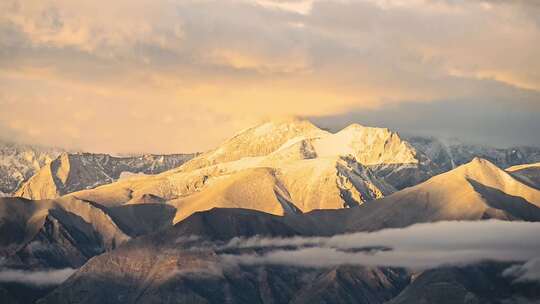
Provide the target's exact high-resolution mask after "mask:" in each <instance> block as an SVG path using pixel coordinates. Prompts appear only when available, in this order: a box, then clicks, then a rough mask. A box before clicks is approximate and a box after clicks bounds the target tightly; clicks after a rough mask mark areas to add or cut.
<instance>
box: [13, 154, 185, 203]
mask: <svg viewBox="0 0 540 304" xmlns="http://www.w3.org/2000/svg"><path fill="white" fill-rule="evenodd" d="M194 156H195V154H173V155H143V156H133V157H113V156H110V155H107V154H92V153H76V154H73V153H66V152H64V153H62V154H61V155H60V156H58V157H57V158H56V159H54V160H53V161H52V162H50V163H48V164H47V165H45V166H43V167H42V168H41V169H40V170H39V171H38V172H37V173H36V174H35V175H34V176H32V177H31V178H30V179H29V180H28V181H26V182H25V183H24V184H23V185H22V186H21V187H20V188H19V189H18V190H17V191H16V192H15V193H14V195H15V196H19V197H24V198H28V199H36V200H39V199H53V198H57V197H60V196H62V195H64V194H68V193H71V192H74V191H79V190H84V189H91V188H95V187H97V186H101V185H104V184H108V183H112V182H114V181H116V180H118V179H119V178H120V177H121V176H123V175H125V173H141V174H158V173H161V172H163V171H167V170H170V169H172V168H176V167H178V166H180V165H182V164H183V163H184V162H186V161H188V160H189V159H191V158H193V157H194Z"/></svg>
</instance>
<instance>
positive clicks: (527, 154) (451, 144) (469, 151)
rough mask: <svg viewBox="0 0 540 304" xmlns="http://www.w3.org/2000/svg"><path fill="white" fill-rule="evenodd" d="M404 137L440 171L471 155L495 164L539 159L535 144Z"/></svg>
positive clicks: (533, 161) (466, 160)
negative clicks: (507, 145)
mask: <svg viewBox="0 0 540 304" xmlns="http://www.w3.org/2000/svg"><path fill="white" fill-rule="evenodd" d="M406 140H407V141H408V142H409V143H410V144H411V145H412V146H413V147H414V148H415V149H416V150H417V151H419V152H420V153H422V154H424V155H426V157H428V158H429V159H430V160H431V161H432V162H434V163H436V164H437V165H438V166H439V167H440V168H441V169H442V170H443V171H448V170H451V169H453V168H455V167H457V166H460V165H463V164H465V163H468V162H470V161H471V160H472V159H473V158H475V157H480V158H484V159H487V160H489V161H490V162H492V163H494V164H495V165H497V166H498V167H499V168H508V167H510V166H515V165H521V164H531V163H537V162H540V148H539V147H510V148H495V147H489V146H484V145H474V144H467V143H463V142H460V141H459V140H455V139H454V140H441V139H436V138H430V137H418V136H412V137H407V138H406Z"/></svg>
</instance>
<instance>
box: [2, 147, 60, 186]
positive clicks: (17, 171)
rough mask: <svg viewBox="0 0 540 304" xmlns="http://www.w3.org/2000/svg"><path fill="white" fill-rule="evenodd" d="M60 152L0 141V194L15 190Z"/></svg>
mask: <svg viewBox="0 0 540 304" xmlns="http://www.w3.org/2000/svg"><path fill="white" fill-rule="evenodd" d="M62 152H64V150H62V149H56V148H47V147H40V146H32V145H22V144H15V143H11V142H7V141H0V196H8V195H9V194H10V193H12V192H14V191H15V190H17V189H18V188H19V186H20V185H21V184H22V183H23V182H24V181H26V180H27V179H29V178H30V177H31V176H32V175H34V174H35V173H36V172H37V171H38V170H39V169H40V168H41V167H43V166H44V165H46V164H48V163H50V162H51V161H52V160H53V159H55V158H56V157H58V155H60V153H62Z"/></svg>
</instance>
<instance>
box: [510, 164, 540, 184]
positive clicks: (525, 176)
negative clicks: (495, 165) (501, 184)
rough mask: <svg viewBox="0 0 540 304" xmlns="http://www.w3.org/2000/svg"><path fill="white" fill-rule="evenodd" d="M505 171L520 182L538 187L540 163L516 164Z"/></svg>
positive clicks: (539, 182)
mask: <svg viewBox="0 0 540 304" xmlns="http://www.w3.org/2000/svg"><path fill="white" fill-rule="evenodd" d="M506 171H507V172H509V173H510V174H512V176H514V177H515V178H516V179H518V180H519V181H521V182H522V183H524V184H527V185H529V186H531V187H534V188H536V189H540V163H535V164H525V165H516V166H512V167H510V168H507V169H506Z"/></svg>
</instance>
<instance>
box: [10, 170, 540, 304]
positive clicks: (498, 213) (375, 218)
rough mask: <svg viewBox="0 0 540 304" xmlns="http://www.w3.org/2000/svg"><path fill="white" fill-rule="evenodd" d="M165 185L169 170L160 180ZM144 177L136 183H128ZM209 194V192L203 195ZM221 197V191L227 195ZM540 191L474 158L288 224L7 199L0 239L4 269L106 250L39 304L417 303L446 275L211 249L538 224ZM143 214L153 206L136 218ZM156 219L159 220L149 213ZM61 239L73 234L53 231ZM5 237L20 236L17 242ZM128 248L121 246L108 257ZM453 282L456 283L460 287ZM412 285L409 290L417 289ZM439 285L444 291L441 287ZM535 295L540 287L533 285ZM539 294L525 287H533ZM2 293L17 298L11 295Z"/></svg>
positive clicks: (264, 216) (248, 213) (242, 212)
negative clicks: (284, 261)
mask: <svg viewBox="0 0 540 304" xmlns="http://www.w3.org/2000/svg"><path fill="white" fill-rule="evenodd" d="M256 170H260V169H256ZM195 171H197V170H195ZM262 171H263V173H262V174H263V175H262V176H257V177H256V178H254V179H253V180H255V181H257V183H259V181H261V180H263V181H262V182H261V183H263V184H264V183H265V182H264V179H265V178H264V175H265V174H266V173H265V170H262ZM242 172H245V170H244V171H242ZM248 172H249V171H248ZM166 176H168V173H167V174H160V175H157V176H155V177H154V178H165V177H166ZM248 176H251V173H249V174H248ZM146 179H147V177H144V178H138V179H134V180H133V181H131V182H141V181H142V180H146ZM253 180H252V179H247V180H242V179H240V181H239V183H240V184H245V183H247V184H248V185H247V186H246V187H247V188H254V189H255V190H257V189H258V188H259V187H260V186H261V184H250V182H251V181H253ZM143 184H144V183H143ZM112 186H113V185H106V186H103V187H100V188H98V189H102V188H109V187H112ZM262 186H264V185H262ZM113 188H114V187H113ZM233 188H234V187H233ZM206 191H209V190H204V191H201V192H200V193H199V194H203V193H204V192H206ZM216 191H217V192H218V193H223V192H224V191H223V189H222V188H219V190H216ZM88 192H93V190H89V191H88ZM226 192H227V191H225V193H226ZM233 192H234V191H233ZM254 192H259V191H254ZM78 193H79V194H80V193H81V192H78ZM76 194H77V193H76ZM539 194H540V191H538V190H536V189H533V188H531V187H528V186H527V185H524V184H522V183H521V182H519V181H518V180H516V179H514V178H513V177H512V176H511V175H509V174H508V173H506V172H505V171H503V170H501V169H499V168H497V167H496V166H495V165H493V164H491V163H490V162H488V161H486V160H482V159H475V160H473V161H472V162H470V163H469V164H466V165H463V166H460V167H458V168H456V169H454V170H452V171H450V172H447V173H445V174H441V175H439V176H436V177H433V178H431V179H430V180H428V181H426V182H424V183H421V184H419V185H417V186H415V187H411V188H407V189H404V190H401V191H398V192H396V193H394V194H392V195H389V196H387V197H385V198H382V199H379V200H376V201H371V202H366V203H364V204H362V205H360V206H357V207H355V208H348V209H340V210H317V211H312V212H308V213H305V214H299V213H296V212H293V213H291V214H290V215H289V216H275V215H271V214H268V213H264V212H260V211H256V210H248V209H238V208H236V209H212V210H210V211H205V212H197V213H194V214H193V215H191V216H189V217H188V218H186V219H185V220H183V221H180V222H178V223H177V224H176V225H175V226H174V227H170V224H171V223H172V221H173V216H174V211H173V212H169V213H167V212H161V213H160V212H158V211H155V210H154V211H152V210H153V208H157V207H158V206H159V207H166V206H168V205H167V204H163V203H159V204H147V203H142V204H127V205H125V204H113V203H111V204H109V205H108V206H105V205H98V204H96V203H95V202H89V201H85V200H81V199H77V198H75V197H76V196H75V195H73V196H66V197H64V198H61V199H58V200H52V201H39V202H35V203H34V202H32V201H26V200H22V199H4V200H3V201H2V200H0V206H4V208H5V210H7V211H5V212H3V213H2V214H5V215H13V214H20V216H15V217H13V216H4V217H3V218H2V220H1V221H0V222H1V223H2V225H1V226H0V227H2V229H0V231H3V232H4V233H5V235H3V236H2V239H5V240H9V241H8V242H7V243H6V244H5V246H4V247H3V248H5V250H4V252H9V254H7V255H6V258H7V259H6V261H8V262H9V263H8V264H6V265H11V266H12V267H28V265H33V266H31V267H37V266H36V265H43V266H45V265H48V267H56V266H55V264H54V263H51V262H50V261H55V259H54V258H50V256H51V253H49V254H48V255H47V254H45V253H46V252H48V250H52V249H48V250H45V251H42V252H41V253H40V254H37V253H36V252H38V253H39V251H35V249H34V247H36V246H35V244H36V243H35V241H36V240H39V241H40V242H43V240H45V239H46V240H48V243H47V244H52V245H51V246H50V247H42V248H58V249H55V250H52V252H53V253H54V254H58V252H60V253H65V254H64V256H62V258H61V259H59V260H60V261H73V262H72V265H74V266H78V265H81V263H83V262H84V261H85V260H86V259H87V258H88V256H90V255H92V253H91V254H89V255H85V254H86V253H84V252H85V251H84V250H88V248H101V249H100V250H99V253H101V252H104V253H102V254H101V255H99V256H97V257H95V258H93V259H91V260H90V261H89V262H87V263H85V264H84V265H83V266H82V267H81V269H79V270H78V271H77V272H76V274H75V275H73V276H72V277H71V278H69V279H68V280H67V281H66V282H65V283H64V284H62V286H60V287H59V288H57V289H55V290H54V291H53V292H52V293H50V294H49V295H48V296H46V297H45V298H43V299H42V300H40V302H39V303H71V302H76V303H103V302H107V303H139V302H141V303H146V302H152V301H157V302H160V303H169V302H170V303H198V302H201V303H221V302H222V301H223V299H228V301H229V302H231V303H268V302H274V303H313V302H322V303H324V302H332V303H333V302H338V303H357V302H365V301H367V302H368V303H384V302H386V301H390V300H392V299H394V300H395V301H398V300H399V301H401V302H396V303H410V301H411V299H412V298H411V294H412V295H415V296H418V297H420V298H426V299H430V297H431V296H430V294H431V293H430V292H429V290H427V289H425V288H424V287H422V286H425V285H426V284H427V285H428V286H429V284H438V283H437V282H439V281H437V280H441V279H440V277H439V276H437V275H436V276H432V275H429V276H428V275H427V274H426V275H425V276H427V279H424V277H423V276H424V274H422V275H421V276H420V277H418V278H415V276H414V274H413V273H410V272H409V271H406V270H404V269H399V268H391V267H364V266H362V267H360V266H337V267H330V268H314V269H309V268H308V269H306V268H303V267H284V266H278V265H252V266H242V267H240V268H233V269H232V270H231V269H227V268H226V267H225V269H224V268H223V265H226V263H225V264H224V261H222V260H221V257H220V253H219V252H218V253H217V252H216V251H215V249H212V248H213V247H212V246H210V247H208V242H227V241H228V240H230V239H233V238H235V237H253V236H255V235H264V236H271V237H291V236H332V235H335V234H341V233H347V232H355V231H373V230H379V229H382V228H388V227H404V226H408V225H412V224H415V223H419V222H433V221H442V220H481V219H489V218H497V219H502V220H530V221H538V220H540V207H539V206H540V195H539ZM241 197H245V196H243V195H242V196H241ZM236 201H237V198H236V197H232V198H231V202H236ZM136 208H150V209H147V210H139V211H134V209H136ZM0 210H1V209H0ZM17 210H18V211H17ZM156 213H160V214H161V216H157V215H156V216H151V214H156ZM91 214H99V216H98V217H97V218H93V217H92V216H89V215H91ZM75 215H77V216H75ZM74 216H75V217H74ZM94 217H95V216H94ZM47 218H49V221H47ZM98 218H101V219H102V220H98ZM49 222H53V223H56V224H55V225H56V226H54V225H53V227H58V228H55V229H47V228H46V227H48V226H50V225H51V224H48V223H49ZM160 222H161V223H163V222H166V223H169V224H168V225H164V226H161V227H160V226H159V225H157V223H160ZM36 223H37V224H36ZM42 223H43V224H42ZM96 223H98V224H97V225H96ZM145 223H147V224H145ZM16 227H22V228H16ZM28 227H31V228H28ZM143 227H144V228H143ZM167 227H169V228H167ZM163 229H164V230H163ZM155 230H159V232H158V233H152V231H155ZM14 231H21V232H20V233H13V232H14ZM23 231H24V232H23ZM31 231H44V232H37V233H30V232H31ZM54 231H66V232H64V233H52V232H54ZM92 231H93V233H91V232H92ZM145 234H146V235H145ZM42 235H43V236H42ZM140 235H143V236H141V237H139V238H136V239H132V240H129V241H128V242H125V240H128V239H129V238H130V236H140ZM194 235H195V236H197V238H194V237H193V236H194ZM8 236H18V237H15V238H13V239H10V238H9V237H8ZM45 236H47V237H45ZM66 236H67V237H66ZM96 236H99V237H97V238H96ZM111 236H114V237H111ZM107 240H108V241H107ZM112 240H116V241H112ZM121 243H123V245H121V246H119V247H118V248H116V249H115V250H112V251H109V250H110V249H112V247H117V246H118V245H119V244H121ZM58 244H60V245H58ZM218 244H219V243H218ZM29 248H31V249H29ZM38 248H39V246H38ZM85 248H86V249H85ZM204 248H206V249H204ZM83 253H84V254H83ZM94 254H96V253H94ZM52 256H53V257H54V256H55V255H52ZM81 257H83V258H81ZM34 261H35V262H34ZM45 262H47V263H48V264H45ZM65 265H66V264H61V266H65ZM452 271H458V270H452ZM450 273H451V274H453V273H454V272H450ZM420 278H422V281H418V282H419V283H418V284H420V282H424V283H422V284H421V285H419V286H420V287H415V286H416V285H414V284H415V283H414V282H417V281H416V280H419V279H420ZM458 278H460V277H458ZM449 280H452V281H448V282H454V279H449ZM490 280H494V277H493V276H492V274H491V275H490V276H489V280H488V279H486V280H485V281H483V282H486V284H483V283H478V284H481V288H480V289H478V290H477V289H473V288H472V287H471V286H470V285H467V284H470V283H469V281H465V282H461V281H457V282H456V283H455V284H456V288H457V289H460V288H462V289H464V290H467V292H469V293H471V295H470V296H467V297H466V298H468V297H471V296H474V297H477V298H479V299H482V298H483V297H486V296H487V294H486V293H485V290H486V289H485V288H488V285H489V284H491V283H489V282H491V281H490ZM497 280H498V279H497ZM411 281H412V282H413V284H410V282H411ZM443 281H444V282H447V280H445V279H444V280H443ZM497 282H498V283H497V284H501V286H503V285H504V286H506V287H505V288H509V287H508V286H511V285H512V283H511V280H510V279H501V280H499V281H497ZM452 284H454V283H452ZM460 284H461V285H460ZM463 284H465V285H463ZM505 284H506V285H505ZM407 286H409V287H407ZM460 286H464V287H460ZM532 286H533V287H534V288H537V286H536V285H534V284H533V285H532ZM533 287H527V288H530V290H536V289H534V288H533ZM482 288H484V289H482ZM411 289H412V291H410V290H411ZM7 290H8V292H11V293H12V292H13V290H12V289H9V288H8V289H7ZM418 290H420V291H418ZM508 290H509V291H508V292H507V293H505V294H504V297H505V298H507V297H512V296H515V295H516V294H517V295H520V293H521V292H525V295H526V296H531V295H530V293H531V292H530V291H527V290H529V289H523V288H517V291H512V290H511V289H508ZM524 290H525V291H524ZM459 295H460V294H456V295H455V297H458V296H459ZM464 295H466V293H465V294H464ZM532 296H533V299H538V298H540V296H535V295H534V294H533V295H532ZM534 297H536V298H534ZM456 299H457V298H456ZM407 301H409V302H407ZM459 303H462V302H459Z"/></svg>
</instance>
